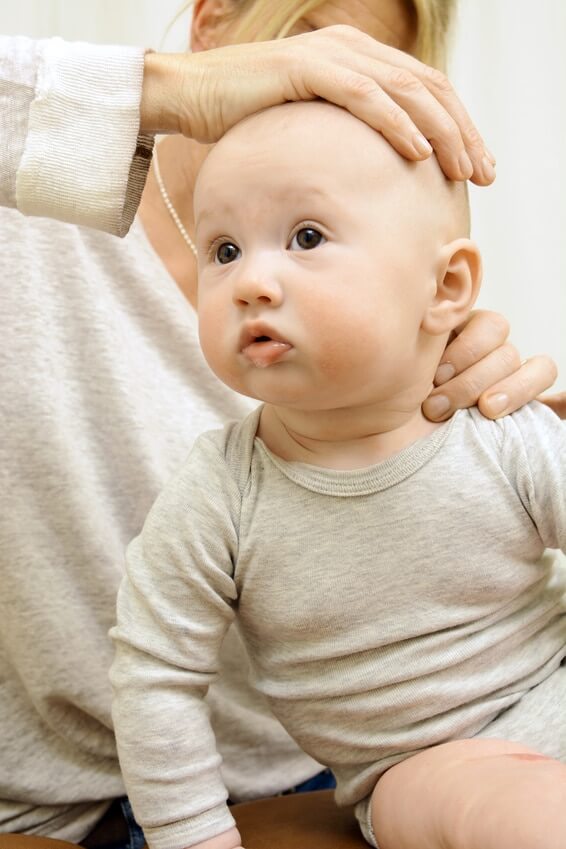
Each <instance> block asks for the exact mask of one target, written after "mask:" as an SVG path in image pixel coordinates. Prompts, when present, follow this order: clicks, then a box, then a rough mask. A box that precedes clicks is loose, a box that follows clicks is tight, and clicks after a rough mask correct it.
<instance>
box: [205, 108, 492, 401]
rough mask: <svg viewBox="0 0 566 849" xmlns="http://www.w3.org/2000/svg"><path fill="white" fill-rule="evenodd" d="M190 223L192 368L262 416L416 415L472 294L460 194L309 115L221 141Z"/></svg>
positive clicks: (474, 266) (245, 127)
mask: <svg viewBox="0 0 566 849" xmlns="http://www.w3.org/2000/svg"><path fill="white" fill-rule="evenodd" d="M195 220H196V223H197V245H198V251H199V321H200V335H201V343H202V346H203V351H204V354H205V356H206V358H207V360H208V362H209V364H210V366H211V367H212V369H213V370H214V371H215V372H216V374H217V375H218V376H219V377H220V378H221V380H223V381H224V382H225V383H227V384H228V385H229V386H231V387H232V388H234V389H235V390H236V391H238V392H241V393H243V394H245V395H250V396H252V397H255V398H259V399H262V400H264V401H268V402H271V403H275V404H280V405H287V406H296V407H300V408H305V409H309V408H310V409H329V408H334V407H336V406H350V405H353V406H355V405H357V404H360V403H366V402H369V401H372V400H379V401H387V400H388V399H390V398H394V397H396V398H399V397H403V398H404V399H405V401H404V402H403V403H405V402H406V403H409V404H413V403H416V404H417V406H418V405H419V404H420V402H421V400H422V399H423V398H424V397H426V395H427V394H428V391H429V389H430V384H431V381H432V376H433V374H434V371H435V369H436V366H437V363H438V360H439V358H440V356H441V354H442V351H443V349H444V346H445V343H446V340H447V337H448V335H449V333H450V331H451V330H452V329H453V328H454V327H455V326H456V325H457V324H459V323H460V322H461V321H462V320H463V319H464V318H465V317H466V315H467V314H468V312H469V309H470V308H471V305H472V303H473V301H474V299H475V296H476V294H477V289H478V286H479V277H480V260H479V255H478V252H477V249H476V248H475V246H474V245H473V244H472V243H471V242H470V241H469V238H468V235H469V214H468V203H467V195H466V189H465V186H464V185H463V184H457V183H452V182H449V181H448V180H446V179H445V177H444V175H443V174H442V172H441V170H440V168H439V166H438V164H437V162H436V160H435V159H434V158H432V159H430V160H427V161H426V162H419V163H410V162H408V161H406V160H405V159H403V158H402V157H401V156H400V155H399V154H397V153H396V152H395V151H394V150H393V148H391V146H390V145H389V144H388V143H387V142H386V141H385V140H384V139H383V137H382V136H381V135H380V134H379V133H376V132H375V131H374V130H372V129H371V128H370V127H368V126H367V125H365V124H363V123H362V122H361V121H359V120H357V119H356V118H354V117H352V115H350V114H349V113H348V112H346V111H344V110H342V109H340V108H338V107H336V106H331V105H329V104H327V103H323V102H314V103H290V104H285V105H284V106H277V107H274V108H271V109H267V110H265V111H264V112H261V113H258V114H256V115H253V116H251V117H250V118H248V119H246V120H245V121H243V122H242V123H240V124H238V125H237V126H236V127H234V128H233V129H232V130H230V131H229V132H228V133H227V134H226V135H225V136H224V138H223V139H221V140H220V142H218V144H217V145H216V146H215V147H214V148H213V150H212V152H211V153H210V155H209V156H208V158H207V160H206V161H205V163H204V165H203V168H202V170H201V173H200V175H199V178H198V181H197V187H196V190H195ZM417 396H418V398H417ZM421 396H422V397H421Z"/></svg>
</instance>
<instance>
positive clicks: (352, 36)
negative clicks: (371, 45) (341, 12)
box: [319, 24, 365, 41]
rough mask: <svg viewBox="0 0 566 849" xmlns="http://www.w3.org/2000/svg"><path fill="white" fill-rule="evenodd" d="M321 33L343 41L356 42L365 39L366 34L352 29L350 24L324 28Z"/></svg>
mask: <svg viewBox="0 0 566 849" xmlns="http://www.w3.org/2000/svg"><path fill="white" fill-rule="evenodd" d="M319 32H320V33H321V34H323V35H328V36H336V37H337V38H339V39H341V40H342V41H344V40H350V41H355V40H360V39H361V38H363V37H365V33H362V32H360V30H359V29H356V27H351V26H349V25H348V24H332V26H329V27H324V28H323V29H321V30H319Z"/></svg>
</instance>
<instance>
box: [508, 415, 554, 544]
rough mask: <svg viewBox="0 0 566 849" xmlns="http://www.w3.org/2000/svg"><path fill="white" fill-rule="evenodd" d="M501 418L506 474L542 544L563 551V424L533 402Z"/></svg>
mask: <svg viewBox="0 0 566 849" xmlns="http://www.w3.org/2000/svg"><path fill="white" fill-rule="evenodd" d="M503 421H504V423H505V424H504V431H503V443H502V458H503V468H504V471H505V473H506V476H507V477H508V478H509V479H510V480H511V481H512V482H513V484H514V486H515V488H516V489H517V493H518V495H519V498H520V499H521V501H522V503H523V506H524V507H525V509H526V511H527V512H528V514H529V516H530V517H531V519H532V521H533V523H534V524H535V526H536V528H537V530H538V532H539V534H540V537H541V540H542V542H543V544H544V545H545V546H546V547H547V548H554V549H562V551H566V423H565V422H563V421H561V420H560V419H559V418H558V416H556V415H555V414H554V413H553V412H552V411H551V410H549V409H548V408H547V407H545V406H544V405H543V404H540V403H538V402H536V401H534V402H533V403H532V404H528V405H527V406H526V407H523V408H522V409H521V410H519V411H518V412H516V413H513V415H511V416H508V417H507V418H505V419H504V420H503Z"/></svg>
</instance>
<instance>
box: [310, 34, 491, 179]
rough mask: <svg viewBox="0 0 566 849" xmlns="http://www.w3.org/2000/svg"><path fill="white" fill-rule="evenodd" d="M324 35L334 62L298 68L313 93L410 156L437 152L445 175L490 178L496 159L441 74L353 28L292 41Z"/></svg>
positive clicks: (328, 56) (422, 156)
mask: <svg viewBox="0 0 566 849" xmlns="http://www.w3.org/2000/svg"><path fill="white" fill-rule="evenodd" d="M321 38H323V39H326V40H327V42H332V43H333V46H334V52H329V53H328V54H327V56H325V57H324V58H327V59H330V60H331V62H330V63H325V64H324V66H322V65H321V64H320V58H321V56H320V55H318V56H317V57H316V58H317V63H313V65H312V66H311V67H309V63H308V61H307V62H305V61H303V62H302V63H300V64H298V65H297V66H296V67H298V68H300V69H301V70H300V71H299V72H298V73H300V74H302V75H303V80H304V83H305V84H306V85H308V86H310V87H311V91H313V93H314V94H315V96H317V97H323V98H324V99H325V100H328V101H330V102H332V103H336V104H338V105H339V106H343V107H344V108H346V109H348V110H349V111H350V112H352V114H354V115H356V117H358V118H361V119H362V120H364V121H365V122H366V123H368V124H369V125H370V126H373V127H375V129H377V130H379V131H380V132H382V133H383V135H384V136H385V137H386V138H387V140H388V141H389V142H390V143H391V144H392V145H393V147H395V149H396V150H398V151H399V153H401V154H402V155H404V156H406V157H407V158H409V159H423V158H425V157H426V156H427V155H429V154H430V153H431V151H432V149H434V151H435V153H436V155H437V157H438V161H439V163H440V165H441V167H442V169H443V170H444V172H445V173H446V175H447V176H448V177H449V178H450V179H453V180H466V179H472V180H473V181H474V182H475V183H477V184H478V185H487V184H489V183H491V182H493V180H494V179H495V170H494V167H493V166H494V162H495V160H494V159H493V157H492V156H491V154H490V153H489V152H488V151H487V150H486V147H485V145H484V142H483V140H482V138H481V136H480V134H479V132H478V131H477V129H476V127H475V126H474V124H473V122H472V120H471V118H470V117H469V115H468V113H467V111H466V109H465V108H464V106H463V104H462V103H461V101H460V99H459V98H458V96H457V94H456V92H455V91H454V89H453V87H452V85H451V84H450V82H449V81H448V79H447V78H446V76H445V75H444V74H442V73H441V72H440V71H437V70H436V69H434V68H429V67H428V66H427V65H424V64H423V63H422V62H419V61H418V60H417V59H415V58H414V57H411V56H408V55H407V54H405V53H403V52H402V51H400V50H396V49H395V48H393V47H388V46H386V45H383V44H381V43H379V42H377V41H375V40H374V39H372V38H370V37H369V36H367V35H365V34H364V33H361V32H359V31H358V30H356V29H354V28H352V27H344V26H336V27H327V28H326V29H324V30H321V31H319V32H317V33H308V34H306V35H302V36H296V37H295V41H296V44H297V45H298V47H299V48H301V49H302V48H303V47H306V46H307V45H306V43H305V42H306V39H321ZM312 44H314V41H311V42H309V45H308V46H309V48H310V50H311V55H310V58H311V59H312V58H313V54H312ZM315 64H316V67H315ZM307 68H308V69H309V70H308V71H307V70H306V69H307ZM311 71H312V75H311ZM426 139H428V140H429V142H430V146H428V145H427V144H426Z"/></svg>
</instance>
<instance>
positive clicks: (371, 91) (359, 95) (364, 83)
mask: <svg viewBox="0 0 566 849" xmlns="http://www.w3.org/2000/svg"><path fill="white" fill-rule="evenodd" d="M345 87H346V88H347V93H348V96H349V97H352V98H356V99H366V98H368V97H372V96H373V95H375V92H376V89H377V85H376V83H375V82H374V81H373V80H372V79H370V78H369V77H364V76H362V75H361V74H352V75H351V76H349V77H348V79H347V80H346V82H345Z"/></svg>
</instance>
